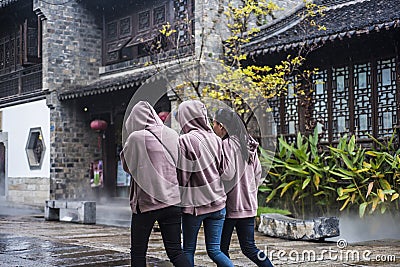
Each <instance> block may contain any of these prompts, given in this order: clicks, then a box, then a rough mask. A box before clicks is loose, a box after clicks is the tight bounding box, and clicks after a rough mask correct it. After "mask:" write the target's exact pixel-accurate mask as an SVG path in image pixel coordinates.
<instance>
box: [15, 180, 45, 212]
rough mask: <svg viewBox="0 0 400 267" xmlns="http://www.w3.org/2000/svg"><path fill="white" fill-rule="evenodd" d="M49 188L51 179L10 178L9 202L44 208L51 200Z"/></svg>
mask: <svg viewBox="0 0 400 267" xmlns="http://www.w3.org/2000/svg"><path fill="white" fill-rule="evenodd" d="M49 187H50V185H49V179H48V178H46V177H45V178H42V177H34V178H26V177H20V178H18V177H17V178H16V177H8V196H7V201H10V202H12V203H16V204H29V205H32V206H40V207H43V205H44V202H45V200H46V199H48V198H49V192H50V188H49Z"/></svg>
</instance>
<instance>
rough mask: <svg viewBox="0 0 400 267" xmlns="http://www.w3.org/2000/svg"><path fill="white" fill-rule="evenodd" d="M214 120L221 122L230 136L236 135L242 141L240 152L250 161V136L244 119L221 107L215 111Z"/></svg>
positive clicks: (245, 159)
mask: <svg viewBox="0 0 400 267" xmlns="http://www.w3.org/2000/svg"><path fill="white" fill-rule="evenodd" d="M214 120H216V121H217V122H218V123H221V124H222V125H223V126H224V128H225V130H226V131H227V132H228V136H236V137H237V138H238V139H239V143H240V152H241V154H242V157H243V160H244V161H247V162H248V161H250V153H249V150H248V148H247V143H248V140H249V136H248V133H247V130H246V128H245V127H244V123H243V121H242V119H241V118H240V117H239V116H238V115H237V114H236V112H233V111H231V110H229V109H226V108H221V109H219V110H217V112H216V113H215V117H214Z"/></svg>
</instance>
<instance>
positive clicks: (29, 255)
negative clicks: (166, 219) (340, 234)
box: [0, 215, 400, 267]
mask: <svg viewBox="0 0 400 267" xmlns="http://www.w3.org/2000/svg"><path fill="white" fill-rule="evenodd" d="M129 231H130V230H129V228H128V227H115V226H104V225H82V224H74V223H64V222H49V221H45V220H44V219H43V216H42V215H38V216H33V215H30V216H28V215H13V216H0V266H33V265H34V266H35V267H39V266H129V246H130V232H129ZM256 242H257V244H258V246H259V247H260V248H261V249H264V250H265V251H267V253H268V254H269V256H270V258H272V261H273V263H274V265H275V266H400V240H383V241H374V242H363V243H356V244H350V245H347V246H345V245H346V244H345V243H340V244H339V245H341V246H342V247H343V249H340V248H338V247H337V244H336V242H304V241H289V240H283V239H277V238H270V237H266V236H262V235H261V234H259V233H257V234H256ZM148 255H149V264H148V266H159V267H168V266H172V265H171V264H169V263H166V260H167V258H166V255H165V252H164V250H163V246H162V242H161V236H160V233H159V232H153V233H152V235H151V240H150V244H149V251H148ZM231 258H232V260H233V262H234V265H235V266H246V267H248V266H254V264H253V263H251V262H250V261H249V260H247V259H246V258H245V257H244V256H243V254H242V253H241V251H240V248H239V246H238V243H237V241H236V237H234V240H233V244H232V248H231ZM195 262H196V265H197V266H215V265H214V264H213V263H212V262H211V261H210V260H209V258H208V256H207V255H206V251H205V247H204V238H203V235H202V233H201V234H200V235H199V240H198V248H197V252H196V257H195Z"/></svg>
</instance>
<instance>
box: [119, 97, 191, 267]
mask: <svg viewBox="0 0 400 267" xmlns="http://www.w3.org/2000/svg"><path fill="white" fill-rule="evenodd" d="M125 128H126V131H127V133H128V138H127V140H126V142H125V144H124V147H123V150H122V152H121V160H122V162H123V166H124V169H125V170H126V171H127V172H129V173H130V174H131V175H132V183H131V191H130V206H131V209H132V225H131V265H132V266H143V267H144V266H146V252H147V246H148V242H149V237H150V233H151V230H152V228H153V225H154V223H155V221H158V224H159V226H160V230H161V234H162V237H163V241H164V245H165V250H166V252H167V255H168V257H169V259H170V260H171V262H172V263H173V264H174V266H190V264H189V262H188V260H187V259H186V257H185V255H184V254H183V251H182V247H181V215H182V213H181V208H180V207H177V206H176V205H179V203H180V193H179V185H178V180H177V173H176V164H175V163H176V161H177V158H178V134H177V133H176V132H175V131H174V130H172V129H170V128H168V127H166V126H164V125H163V123H162V121H161V119H160V118H159V117H158V116H157V114H156V112H155V111H154V109H153V107H152V106H151V105H150V104H149V103H147V102H145V101H140V102H138V103H137V104H136V105H135V106H134V107H133V108H132V111H131V113H130V115H129V117H128V119H127V120H126V122H125Z"/></svg>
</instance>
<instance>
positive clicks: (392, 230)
mask: <svg viewBox="0 0 400 267" xmlns="http://www.w3.org/2000/svg"><path fill="white" fill-rule="evenodd" d="M399 221H400V215H399V214H390V213H389V212H387V213H384V214H380V213H377V214H375V215H365V216H364V218H360V217H359V215H358V214H344V215H341V216H339V229H340V236H338V237H335V238H329V239H326V240H327V241H336V240H338V239H345V240H346V241H347V242H348V243H354V242H361V241H370V240H382V239H400V224H399Z"/></svg>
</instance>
